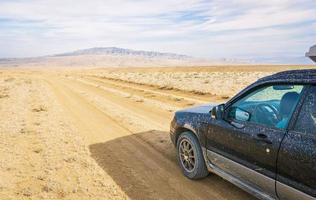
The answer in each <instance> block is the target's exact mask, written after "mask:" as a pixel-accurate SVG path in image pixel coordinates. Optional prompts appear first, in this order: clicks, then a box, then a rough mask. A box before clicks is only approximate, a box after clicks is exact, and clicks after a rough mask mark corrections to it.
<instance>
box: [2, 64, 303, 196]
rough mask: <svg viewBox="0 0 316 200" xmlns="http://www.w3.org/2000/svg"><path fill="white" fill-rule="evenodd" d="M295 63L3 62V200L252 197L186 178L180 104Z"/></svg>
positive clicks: (219, 94)
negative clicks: (175, 127)
mask: <svg viewBox="0 0 316 200" xmlns="http://www.w3.org/2000/svg"><path fill="white" fill-rule="evenodd" d="M294 68H306V67H295V66H268V67H265V66H227V67H224V66H221V67H199V68H193V67H191V68H189V67H186V68H107V69H93V70H92V69H82V70H79V69H56V70H53V69H40V68H36V69H19V68H12V69H10V68H9V69H1V70H0V199H134V200H138V199H146V200H147V199H168V200H169V199H194V200H197V199H213V200H217V199H218V200H222V199H234V200H238V199H240V200H246V199H254V198H253V197H252V196H250V195H248V194H247V193H246V192H244V191H242V190H241V189H239V188H237V187H235V186H234V185H232V184H230V183H229V182H227V181H225V180H223V179H221V178H220V177H218V176H215V175H210V176H209V177H208V178H206V179H204V180H199V181H191V180H188V179H187V178H185V177H184V176H183V175H182V174H181V172H180V169H179V167H178V165H177V161H176V154H175V149H174V147H173V145H172V143H171V142H170V140H169V133H168V130H169V124H170V121H171V119H172V116H173V113H174V111H176V110H177V109H181V108H184V107H188V106H193V105H197V104H203V103H207V102H225V101H227V99H229V98H231V97H232V96H233V95H234V94H235V93H236V92H238V91H239V90H240V89H242V88H243V87H245V86H246V85H248V84H250V83H251V82H253V81H255V80H256V79H258V78H260V77H263V76H266V75H269V74H271V73H274V72H276V71H281V70H284V69H294Z"/></svg>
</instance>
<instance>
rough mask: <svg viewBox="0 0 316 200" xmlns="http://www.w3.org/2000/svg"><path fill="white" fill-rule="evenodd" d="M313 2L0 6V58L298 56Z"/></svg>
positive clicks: (69, 0)
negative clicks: (96, 51)
mask: <svg viewBox="0 0 316 200" xmlns="http://www.w3.org/2000/svg"><path fill="white" fill-rule="evenodd" d="M315 12H316V3H315V1H313V0H302V1H299V2H298V1H294V0H293V1H292V0H267V1H252V0H232V1H221V0H209V1H208V0H204V1H203V0H202V1H200V0H161V1H154V0H137V1H134V0H107V1H104V0H91V1H85V0H63V1H62V0H45V1H42V0H28V1H27V0H12V1H0V57H8V56H9V57H12V56H13V57H15V56H18V57H20V56H22V57H23V56H36V55H45V54H52V53H59V52H64V51H69V50H74V49H79V48H89V47H93V46H119V47H126V48H135V49H144V50H157V51H168V52H178V53H183V54H190V55H194V56H200V57H201V56H202V57H210V58H219V57H227V58H232V57H233V58H243V59H245V58H246V59H247V58H249V59H258V60H262V58H269V57H271V58H272V57H273V58H276V57H282V56H283V55H289V56H292V57H298V56H302V55H304V52H305V51H306V50H307V49H308V47H309V46H311V45H312V44H313V43H315V41H316V32H315V31H313V30H315V24H316V19H315V17H313V15H314V13H315Z"/></svg>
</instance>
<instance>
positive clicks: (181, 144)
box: [177, 132, 209, 179]
mask: <svg viewBox="0 0 316 200" xmlns="http://www.w3.org/2000/svg"><path fill="white" fill-rule="evenodd" d="M190 147H191V148H190ZM192 153H193V154H192ZM177 158H178V163H179V166H180V168H181V170H182V172H183V174H184V175H185V176H186V177H187V178H189V179H201V178H204V177H206V176H207V175H208V174H209V172H208V170H207V167H206V164H205V160H204V157H203V153H202V149H201V146H200V144H199V141H198V139H197V138H196V137H195V135H194V134H193V133H191V132H183V133H181V135H180V136H179V138H178V140H177Z"/></svg>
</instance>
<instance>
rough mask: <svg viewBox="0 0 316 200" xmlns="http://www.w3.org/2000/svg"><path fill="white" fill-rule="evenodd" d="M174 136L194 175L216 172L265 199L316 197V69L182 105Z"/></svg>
mask: <svg viewBox="0 0 316 200" xmlns="http://www.w3.org/2000/svg"><path fill="white" fill-rule="evenodd" d="M170 136H171V140H172V142H173V143H174V145H175V146H176V148H177V156H178V161H179V165H180V168H181V169H182V171H183V173H184V175H185V176H187V177H188V178H190V179H199V178H203V177H205V176H207V174H208V172H212V173H215V174H217V175H219V176H221V177H223V178H224V179H226V180H228V181H230V182H232V183H233V184H235V185H237V186H239V187H241V188H242V189H244V190H246V191H248V192H250V193H251V194H253V195H254V196H256V197H257V198H259V199H315V198H316V70H293V71H286V72H280V73H277V74H274V75H271V76H268V77H264V78H261V79H259V80H258V81H257V82H255V83H253V84H252V85H250V86H248V87H247V88H245V89H244V90H242V91H241V92H240V93H238V94H237V95H236V96H235V97H233V98H232V99H231V100H229V101H228V102H227V103H225V104H220V105H203V106H198V107H193V108H189V109H185V110H180V111H178V112H176V113H175V116H174V119H173V120H172V122H171V129H170Z"/></svg>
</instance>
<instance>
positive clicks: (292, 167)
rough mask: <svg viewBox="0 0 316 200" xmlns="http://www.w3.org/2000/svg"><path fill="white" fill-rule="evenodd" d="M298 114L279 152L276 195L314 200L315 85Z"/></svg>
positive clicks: (315, 171)
mask: <svg viewBox="0 0 316 200" xmlns="http://www.w3.org/2000/svg"><path fill="white" fill-rule="evenodd" d="M297 113H298V114H297V119H296V122H295V123H293V126H292V127H291V128H290V130H289V132H288V133H287V134H286V136H285V138H284V140H283V142H282V144H281V148H280V151H279V158H278V163H277V169H278V176H277V184H276V185H277V194H278V196H279V197H280V199H301V200H304V199H316V86H311V88H310V89H309V90H308V92H307V95H306V97H305V99H304V101H303V104H302V107H301V109H300V110H298V112H297ZM303 193H305V194H303ZM312 196H313V197H312Z"/></svg>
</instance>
